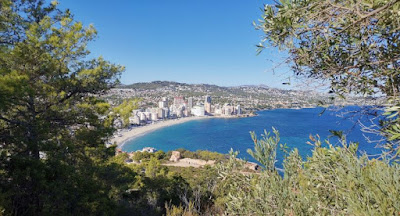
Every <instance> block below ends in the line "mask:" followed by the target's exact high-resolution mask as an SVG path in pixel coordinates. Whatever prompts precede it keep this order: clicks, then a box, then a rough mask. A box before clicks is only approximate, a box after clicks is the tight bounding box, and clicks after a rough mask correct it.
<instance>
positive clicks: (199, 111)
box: [191, 106, 205, 116]
mask: <svg viewBox="0 0 400 216" xmlns="http://www.w3.org/2000/svg"><path fill="white" fill-rule="evenodd" d="M191 113H192V115H194V116H204V115H205V109H204V106H194V107H193V108H192V110H191Z"/></svg>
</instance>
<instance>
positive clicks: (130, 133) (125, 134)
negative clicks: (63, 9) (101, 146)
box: [110, 116, 213, 148]
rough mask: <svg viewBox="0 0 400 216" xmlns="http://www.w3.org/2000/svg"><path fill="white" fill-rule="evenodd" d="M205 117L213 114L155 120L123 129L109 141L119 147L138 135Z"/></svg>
mask: <svg viewBox="0 0 400 216" xmlns="http://www.w3.org/2000/svg"><path fill="white" fill-rule="evenodd" d="M207 118H213V116H205V117H194V116H192V117H185V118H180V119H171V120H165V121H159V122H155V123H153V124H149V125H145V126H141V127H137V128H133V129H132V130H123V131H121V132H119V133H120V134H121V135H122V136H117V137H114V138H112V139H111V140H110V141H111V143H116V144H117V145H118V148H121V147H122V146H123V145H124V144H125V143H126V142H127V141H129V140H132V139H135V138H137V137H139V136H143V135H145V134H147V133H149V132H152V131H155V130H158V129H161V128H163V127H169V126H172V125H176V124H182V123H185V122H188V121H192V120H198V119H207Z"/></svg>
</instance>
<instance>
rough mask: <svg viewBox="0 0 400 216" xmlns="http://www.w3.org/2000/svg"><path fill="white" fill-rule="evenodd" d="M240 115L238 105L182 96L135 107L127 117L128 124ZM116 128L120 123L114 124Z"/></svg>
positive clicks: (208, 97)
mask: <svg viewBox="0 0 400 216" xmlns="http://www.w3.org/2000/svg"><path fill="white" fill-rule="evenodd" d="M239 115H242V110H241V107H240V105H235V106H234V105H231V104H229V103H226V104H224V105H222V106H221V105H219V104H215V105H214V104H212V99H211V96H205V98H204V102H203V101H197V102H196V103H195V102H194V99H193V97H189V98H187V100H186V99H185V98H184V97H182V96H177V97H174V99H173V101H169V100H168V98H167V97H163V98H162V99H161V100H160V101H159V102H158V107H149V108H146V109H137V110H133V111H132V115H131V117H129V124H130V125H144V124H149V123H152V122H154V121H158V120H164V119H175V118H182V117H188V116H226V117H230V116H239ZM114 125H115V126H116V127H117V128H120V127H122V124H114Z"/></svg>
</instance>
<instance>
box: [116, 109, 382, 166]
mask: <svg viewBox="0 0 400 216" xmlns="http://www.w3.org/2000/svg"><path fill="white" fill-rule="evenodd" d="M357 109H359V107H346V108H344V109H342V110H340V111H329V110H327V111H325V112H324V113H323V114H322V115H320V113H321V112H322V111H323V108H310V109H298V110H295V109H276V110H267V111H260V112H258V116H255V117H251V118H234V119H222V118H219V119H218V118H213V119H201V120H193V121H189V122H186V123H183V124H179V125H174V126H170V127H165V128H161V129H159V130H156V131H153V132H151V133H148V134H146V135H144V136H141V137H138V138H136V139H134V140H131V141H128V142H127V143H126V144H125V145H124V146H123V148H122V149H123V150H124V151H128V152H130V151H136V150H139V149H142V148H144V147H154V148H156V149H158V150H163V151H169V150H174V149H178V148H185V149H188V150H191V151H196V150H199V149H200V150H209V151H216V152H220V153H228V152H229V150H230V149H231V148H232V149H233V150H235V151H239V152H240V153H239V157H240V158H245V159H248V160H249V161H253V160H252V159H251V157H250V155H248V154H247V152H246V150H247V149H248V148H253V146H254V143H253V142H252V140H251V137H250V133H249V132H250V131H255V132H256V134H257V135H258V136H260V135H261V134H262V133H263V131H264V129H266V130H268V131H272V127H275V128H276V129H277V130H279V132H280V134H281V143H286V144H287V146H288V147H289V148H298V150H299V153H300V154H301V155H302V156H303V158H305V157H306V156H307V155H311V149H312V146H310V145H308V144H306V142H307V141H309V135H310V134H313V135H315V134H319V135H320V137H321V139H327V138H328V137H329V135H331V133H330V132H329V130H342V131H344V132H345V133H347V137H348V140H351V141H358V142H360V146H359V149H360V150H361V151H365V152H367V153H369V154H376V153H379V152H380V149H376V148H375V145H374V144H370V143H367V142H366V140H365V138H364V136H363V134H362V132H361V131H360V127H359V126H358V125H357V124H355V121H356V120H359V119H358V118H353V119H343V118H341V117H338V116H337V114H339V113H342V112H344V111H347V110H351V111H354V110H357ZM361 121H362V122H364V123H365V124H367V125H368V122H369V121H368V120H367V119H366V118H364V119H361ZM368 136H370V137H372V138H376V137H374V136H372V135H368ZM330 141H331V142H332V143H336V144H338V139H337V138H330ZM282 160H283V153H282V152H280V151H278V163H277V165H278V167H280V165H281V163H282Z"/></svg>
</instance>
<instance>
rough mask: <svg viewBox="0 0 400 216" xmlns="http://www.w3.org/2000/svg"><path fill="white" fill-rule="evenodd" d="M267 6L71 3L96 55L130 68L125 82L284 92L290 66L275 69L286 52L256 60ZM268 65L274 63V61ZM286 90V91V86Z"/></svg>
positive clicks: (215, 0)
mask: <svg viewBox="0 0 400 216" xmlns="http://www.w3.org/2000/svg"><path fill="white" fill-rule="evenodd" d="M264 3H268V2H267V1H261V0H140V1H139V0H118V1H109V0H108V1H105V0H66V1H60V7H61V8H69V9H70V10H71V11H72V13H73V14H74V15H75V19H76V20H79V21H82V22H83V23H84V25H89V24H94V26H95V27H96V29H97V30H98V38H97V39H96V41H94V42H92V43H91V44H90V47H89V48H90V50H91V51H92V54H93V56H100V55H101V56H103V57H104V58H105V59H107V60H110V61H111V62H113V63H117V64H121V65H124V66H125V67H126V71H125V72H124V73H123V74H122V77H121V81H122V83H124V84H130V83H134V82H148V81H154V80H169V81H177V82H186V83H208V84H217V85H222V86H235V85H250V84H264V85H269V86H272V87H280V88H283V87H286V86H283V85H282V82H286V81H287V77H288V76H289V75H291V73H290V72H289V69H288V68H285V67H280V68H279V69H278V73H276V74H274V73H273V72H272V68H274V66H275V65H276V64H277V63H279V62H280V61H281V59H282V58H283V57H284V55H285V53H284V52H279V51H278V50H277V49H274V48H270V49H267V50H265V51H264V52H263V53H262V54H261V55H258V56H257V55H256V47H255V45H256V44H258V43H259V41H260V40H261V38H262V32H261V31H256V30H255V29H254V27H253V25H252V22H253V21H257V20H258V19H259V18H260V17H261V15H262V11H261V10H260V8H262V7H263V4H264ZM268 59H270V60H271V59H273V60H274V61H275V62H271V61H270V60H268ZM286 88H287V87H286Z"/></svg>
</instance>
